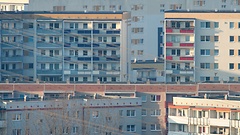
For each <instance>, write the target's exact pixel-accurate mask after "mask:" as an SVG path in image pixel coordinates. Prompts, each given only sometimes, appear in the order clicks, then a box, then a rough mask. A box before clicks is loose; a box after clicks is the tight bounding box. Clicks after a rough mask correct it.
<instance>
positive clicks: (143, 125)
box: [142, 123, 147, 131]
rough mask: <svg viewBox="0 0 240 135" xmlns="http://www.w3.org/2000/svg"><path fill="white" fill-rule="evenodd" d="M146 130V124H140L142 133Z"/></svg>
mask: <svg viewBox="0 0 240 135" xmlns="http://www.w3.org/2000/svg"><path fill="white" fill-rule="evenodd" d="M146 130H147V124H146V123H142V131H146Z"/></svg>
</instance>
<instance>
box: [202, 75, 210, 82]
mask: <svg viewBox="0 0 240 135" xmlns="http://www.w3.org/2000/svg"><path fill="white" fill-rule="evenodd" d="M200 81H203V82H204V81H210V77H209V76H200Z"/></svg>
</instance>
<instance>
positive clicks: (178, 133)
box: [168, 131, 189, 135]
mask: <svg viewBox="0 0 240 135" xmlns="http://www.w3.org/2000/svg"><path fill="white" fill-rule="evenodd" d="M168 135H189V133H188V132H181V131H168Z"/></svg>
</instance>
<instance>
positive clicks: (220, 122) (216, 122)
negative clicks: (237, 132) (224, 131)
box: [209, 118, 230, 127]
mask: <svg viewBox="0 0 240 135" xmlns="http://www.w3.org/2000/svg"><path fill="white" fill-rule="evenodd" d="M209 124H210V126H221V127H229V126H230V124H229V120H228V119H213V118H210V119H209Z"/></svg>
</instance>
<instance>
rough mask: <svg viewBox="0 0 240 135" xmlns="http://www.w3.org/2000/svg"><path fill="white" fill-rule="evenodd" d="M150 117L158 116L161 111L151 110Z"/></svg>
mask: <svg viewBox="0 0 240 135" xmlns="http://www.w3.org/2000/svg"><path fill="white" fill-rule="evenodd" d="M150 114H151V116H160V115H161V110H151V113H150Z"/></svg>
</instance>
